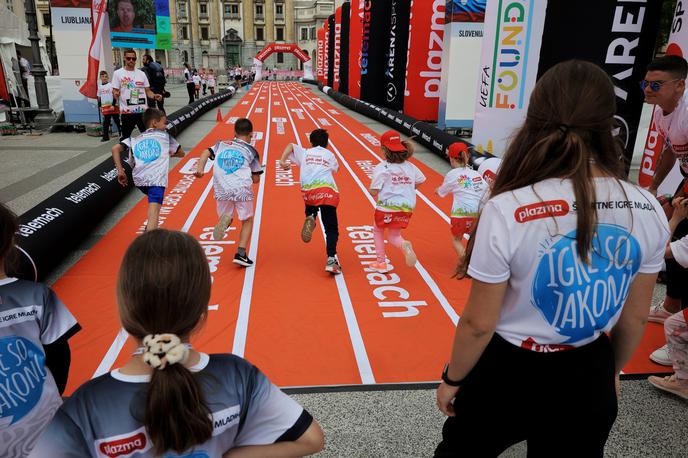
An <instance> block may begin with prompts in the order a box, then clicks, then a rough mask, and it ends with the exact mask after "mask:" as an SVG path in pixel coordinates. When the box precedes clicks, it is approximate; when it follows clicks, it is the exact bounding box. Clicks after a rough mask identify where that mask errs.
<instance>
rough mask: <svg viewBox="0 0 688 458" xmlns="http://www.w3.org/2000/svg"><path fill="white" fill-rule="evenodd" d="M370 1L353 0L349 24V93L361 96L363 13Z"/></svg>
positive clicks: (358, 97)
mask: <svg viewBox="0 0 688 458" xmlns="http://www.w3.org/2000/svg"><path fill="white" fill-rule="evenodd" d="M366 3H367V4H368V5H367V6H368V10H367V11H368V14H370V1H368V2H366V0H351V23H350V24H349V95H350V96H351V97H353V98H355V99H360V98H361V41H362V40H363V15H364V14H365V11H366V9H365V8H366Z"/></svg>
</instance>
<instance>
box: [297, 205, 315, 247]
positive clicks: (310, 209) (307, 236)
mask: <svg viewBox="0 0 688 458" xmlns="http://www.w3.org/2000/svg"><path fill="white" fill-rule="evenodd" d="M317 216H318V207H315V206H313V205H306V219H305V220H304V221H303V226H301V240H303V242H304V243H308V242H310V241H311V239H312V238H313V229H315V218H317Z"/></svg>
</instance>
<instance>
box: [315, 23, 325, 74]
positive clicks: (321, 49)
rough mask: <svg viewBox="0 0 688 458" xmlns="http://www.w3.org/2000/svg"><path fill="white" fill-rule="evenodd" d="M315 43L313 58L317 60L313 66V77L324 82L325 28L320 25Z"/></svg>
mask: <svg viewBox="0 0 688 458" xmlns="http://www.w3.org/2000/svg"><path fill="white" fill-rule="evenodd" d="M317 35H318V36H317V38H318V40H317V45H316V50H315V53H316V54H315V59H316V60H317V62H316V66H315V77H316V79H317V80H318V81H320V82H321V83H324V82H325V78H324V75H325V29H323V28H322V27H321V28H319V29H318V32H317Z"/></svg>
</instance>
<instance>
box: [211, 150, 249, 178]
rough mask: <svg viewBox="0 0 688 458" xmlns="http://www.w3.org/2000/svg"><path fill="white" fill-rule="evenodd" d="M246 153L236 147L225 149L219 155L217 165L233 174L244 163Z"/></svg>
mask: <svg viewBox="0 0 688 458" xmlns="http://www.w3.org/2000/svg"><path fill="white" fill-rule="evenodd" d="M244 161H245V159H244V155H243V154H242V153H241V151H239V150H236V149H231V148H230V149H225V150H222V151H220V153H219V154H218V155H217V165H218V166H220V168H221V169H222V170H224V171H225V172H227V174H232V173H234V172H236V171H237V170H239V169H240V168H241V167H242V166H243V165H244Z"/></svg>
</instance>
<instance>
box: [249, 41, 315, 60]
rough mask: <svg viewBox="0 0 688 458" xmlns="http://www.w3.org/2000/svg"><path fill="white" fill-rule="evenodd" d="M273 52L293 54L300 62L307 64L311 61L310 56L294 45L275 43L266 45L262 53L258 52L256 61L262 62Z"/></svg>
mask: <svg viewBox="0 0 688 458" xmlns="http://www.w3.org/2000/svg"><path fill="white" fill-rule="evenodd" d="M274 52H290V53H292V54H294V55H295V56H296V57H297V58H298V59H299V60H300V61H301V62H308V61H309V60H311V58H310V56H309V55H308V54H306V53H305V52H303V50H302V49H301V48H299V47H298V46H297V45H295V44H293V43H292V44H276V43H270V44H269V45H267V46H266V47H265V48H263V50H262V51H260V52H259V53H258V54H256V59H258V60H259V61H261V62H264V61H265V59H267V58H268V56H270V54H272V53H274Z"/></svg>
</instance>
